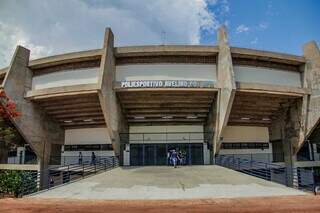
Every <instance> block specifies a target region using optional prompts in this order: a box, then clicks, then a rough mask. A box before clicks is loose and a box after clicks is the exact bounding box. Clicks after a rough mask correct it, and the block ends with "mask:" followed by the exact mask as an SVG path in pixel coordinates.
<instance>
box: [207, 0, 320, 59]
mask: <svg viewBox="0 0 320 213" xmlns="http://www.w3.org/2000/svg"><path fill="white" fill-rule="evenodd" d="M248 2H250V6H249V5H248ZM220 3H221V2H220ZM228 5H229V12H228V13H225V14H220V16H218V17H217V18H218V19H220V22H227V26H228V28H229V37H230V38H229V40H230V44H231V45H232V46H239V47H248V48H255V49H264V50H271V51H279V52H286V53H291V54H298V55H301V54H302V46H303V44H304V43H306V42H308V41H311V40H316V42H317V43H318V44H319V42H320V1H317V0H304V1H303V0H273V1H270V0H266V1H265V0H256V1H242V0H229V1H228ZM217 7H219V2H218V4H216V5H212V6H209V10H210V11H216V9H217ZM239 26H244V27H242V28H240V29H242V30H240V31H239V30H238V31H237V28H238V27H239ZM238 29H239V28H238ZM215 39H216V38H215V37H212V36H210V35H208V34H206V33H205V32H203V33H202V36H201V43H212V42H214V41H215Z"/></svg>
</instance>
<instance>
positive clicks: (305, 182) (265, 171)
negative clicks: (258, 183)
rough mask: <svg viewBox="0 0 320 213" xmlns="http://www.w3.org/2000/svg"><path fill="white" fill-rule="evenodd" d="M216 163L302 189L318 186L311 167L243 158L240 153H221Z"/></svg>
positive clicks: (311, 188) (312, 188)
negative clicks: (288, 165) (295, 166)
mask: <svg viewBox="0 0 320 213" xmlns="http://www.w3.org/2000/svg"><path fill="white" fill-rule="evenodd" d="M215 163H216V164H217V165H220V166H223V167H226V168H229V169H233V170H236V171H239V172H243V173H245V174H248V175H252V176H255V177H258V178H262V179H265V180H268V181H273V182H276V183H280V184H283V185H286V186H289V187H294V188H298V189H301V190H306V191H314V190H315V187H316V184H315V181H314V175H313V171H312V170H309V169H304V168H291V169H288V168H286V167H284V166H281V165H277V164H274V163H268V162H259V161H254V160H249V159H247V158H241V156H239V155H219V156H217V157H216V158H215Z"/></svg>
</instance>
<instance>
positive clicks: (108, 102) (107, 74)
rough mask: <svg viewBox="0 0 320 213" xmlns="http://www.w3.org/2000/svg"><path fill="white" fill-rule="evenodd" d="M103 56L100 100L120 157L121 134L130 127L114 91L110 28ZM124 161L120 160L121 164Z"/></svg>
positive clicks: (112, 49)
mask: <svg viewBox="0 0 320 213" xmlns="http://www.w3.org/2000/svg"><path fill="white" fill-rule="evenodd" d="M103 50H104V51H103V55H102V58H101V64H100V70H101V71H100V77H99V87H100V89H99V100H100V104H101V108H102V111H103V115H104V118H105V121H106V124H107V129H108V133H109V136H110V139H111V141H112V145H113V149H114V152H115V155H116V156H119V155H120V136H119V133H120V132H126V131H127V129H128V125H127V122H126V120H125V119H124V116H123V115H122V111H121V105H120V103H119V100H118V98H117V96H116V93H115V91H114V90H113V85H114V83H115V78H116V73H115V72H116V65H115V56H114V36H113V33H112V31H111V29H110V28H107V29H106V31H105V37H104V45H103ZM121 160H122V159H121V158H120V163H121V162H122V161H121Z"/></svg>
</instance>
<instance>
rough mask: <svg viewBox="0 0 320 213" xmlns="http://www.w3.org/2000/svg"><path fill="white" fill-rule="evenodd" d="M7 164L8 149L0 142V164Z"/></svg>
mask: <svg viewBox="0 0 320 213" xmlns="http://www.w3.org/2000/svg"><path fill="white" fill-rule="evenodd" d="M7 163H8V147H7V146H6V145H5V143H4V142H0V164H7Z"/></svg>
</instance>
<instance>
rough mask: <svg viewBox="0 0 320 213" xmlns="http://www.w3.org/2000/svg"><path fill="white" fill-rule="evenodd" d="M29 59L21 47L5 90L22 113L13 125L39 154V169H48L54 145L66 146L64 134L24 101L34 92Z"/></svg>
mask: <svg viewBox="0 0 320 213" xmlns="http://www.w3.org/2000/svg"><path fill="white" fill-rule="evenodd" d="M29 56H30V51H29V50H28V49H26V48H24V47H21V46H18V47H17V48H16V51H15V53H14V56H13V58H12V61H11V64H10V66H9V68H8V72H7V73H6V76H5V78H4V81H3V84H2V87H3V89H4V91H5V92H6V94H7V95H8V97H9V98H11V99H12V100H13V101H14V102H15V103H16V106H17V110H18V111H19V112H21V116H20V117H18V118H15V119H12V120H11V122H12V123H13V124H14V126H15V128H16V129H17V130H18V131H19V133H20V135H21V136H22V137H23V138H24V140H25V141H26V142H27V143H28V144H30V147H31V148H32V149H33V151H34V152H35V153H36V155H37V157H38V159H39V160H40V168H41V169H46V168H48V165H49V159H50V152H51V144H63V143H64V130H63V129H62V128H61V127H60V126H59V124H58V123H56V122H55V121H53V120H52V119H51V118H50V117H48V116H47V115H46V113H45V112H44V111H43V110H42V109H41V108H40V107H39V106H37V105H36V104H35V103H33V102H31V101H29V100H27V99H25V98H24V96H25V94H26V93H27V92H28V91H29V90H31V89H32V70H30V69H29V67H28V64H29ZM43 178H44V177H43Z"/></svg>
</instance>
